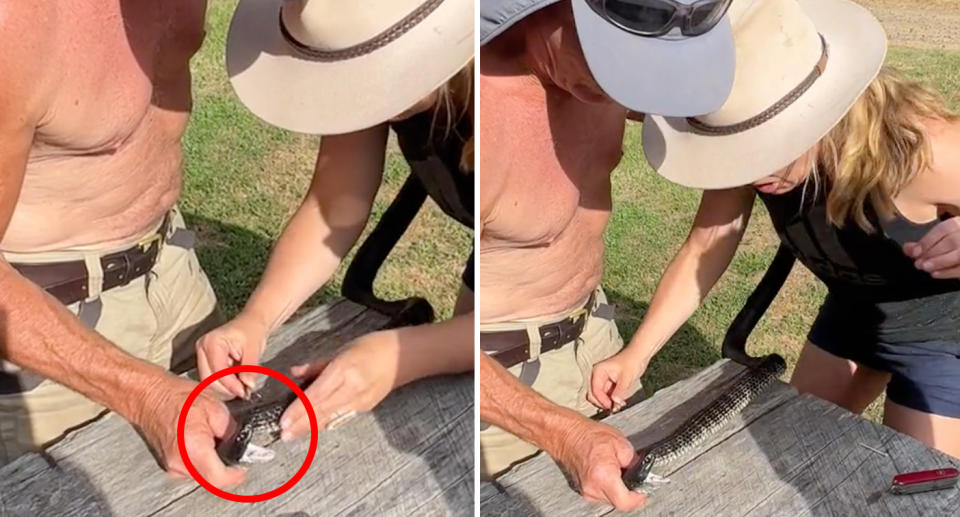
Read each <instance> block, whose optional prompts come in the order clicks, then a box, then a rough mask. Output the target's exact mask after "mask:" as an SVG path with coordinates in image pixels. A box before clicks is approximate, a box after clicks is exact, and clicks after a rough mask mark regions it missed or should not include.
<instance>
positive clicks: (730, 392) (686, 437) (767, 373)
mask: <svg viewBox="0 0 960 517" xmlns="http://www.w3.org/2000/svg"><path fill="white" fill-rule="evenodd" d="M786 366H787V365H786V362H785V361H784V360H783V358H782V357H780V356H779V355H777V354H771V355H768V356H766V357H764V358H763V359H762V360H761V361H760V363H759V365H758V366H757V367H755V368H750V369H748V370H746V371H745V372H744V373H743V374H742V375H741V376H740V377H739V378H738V379H737V381H736V382H735V383H734V384H733V385H732V386H730V387H729V388H728V389H726V390H724V391H723V393H721V394H720V396H719V397H717V398H716V399H714V400H713V401H712V402H711V403H710V404H709V405H707V406H706V407H705V408H703V409H701V410H700V411H698V412H697V413H696V414H694V415H693V416H692V417H691V418H689V419H688V420H686V421H685V422H684V423H683V424H682V425H681V426H680V427H679V428H677V430H676V431H674V432H673V433H671V434H670V435H669V436H667V437H666V438H664V439H663V440H660V441H658V442H656V443H654V444H652V445H650V446H649V447H647V448H645V449H643V450H640V451H637V460H636V461H635V463H634V464H633V465H632V466H631V467H630V468H628V469H627V470H626V471H625V472H624V474H623V481H624V483H625V484H626V485H627V488H629V489H631V490H633V489H636V488H640V487H641V486H642V485H643V484H644V482H645V481H646V480H647V476H648V475H649V474H650V469H652V468H653V467H654V466H655V465H658V464H664V463H669V462H671V461H673V460H675V459H677V458H679V457H680V456H683V455H684V454H686V453H687V452H689V451H691V450H692V449H693V448H694V447H696V446H698V445H700V444H701V443H703V441H704V440H706V439H707V438H708V437H709V436H710V435H711V434H713V433H714V432H716V431H717V429H719V428H720V427H721V426H722V425H723V424H724V423H726V422H727V421H728V420H730V418H732V417H733V416H734V415H736V414H737V413H739V412H740V410H742V409H743V408H745V407H746V406H747V404H749V403H750V401H752V400H754V399H755V398H756V397H757V395H759V394H760V393H762V392H763V390H764V389H765V388H766V387H767V386H769V385H770V383H772V382H773V381H774V380H776V378H777V377H779V376H780V375H781V374H782V373H783V372H784V370H785V369H786Z"/></svg>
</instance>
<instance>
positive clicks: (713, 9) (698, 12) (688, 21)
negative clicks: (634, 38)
mask: <svg viewBox="0 0 960 517" xmlns="http://www.w3.org/2000/svg"><path fill="white" fill-rule="evenodd" d="M731 1H732V0H699V1H697V2H693V3H692V4H682V3H680V2H677V1H676V0H586V2H587V4H588V5H589V6H590V7H591V8H592V9H593V10H594V11H595V12H596V13H597V14H599V15H600V16H601V17H603V18H604V19H605V20H607V21H609V22H610V23H612V24H614V25H616V26H617V27H619V28H620V29H623V30H625V31H627V32H629V33H631V34H636V35H638V36H650V37H658V36H663V35H665V34H667V33H668V32H670V31H671V30H673V29H674V28H675V27H679V28H680V33H681V34H683V35H684V36H699V35H701V34H703V33H705V32H708V31H709V30H710V29H712V28H713V27H714V26H715V25H716V24H717V23H719V22H720V19H721V18H723V15H724V14H726V12H727V9H728V8H729V7H730V2H731Z"/></svg>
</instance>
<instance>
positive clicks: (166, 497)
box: [0, 301, 474, 517]
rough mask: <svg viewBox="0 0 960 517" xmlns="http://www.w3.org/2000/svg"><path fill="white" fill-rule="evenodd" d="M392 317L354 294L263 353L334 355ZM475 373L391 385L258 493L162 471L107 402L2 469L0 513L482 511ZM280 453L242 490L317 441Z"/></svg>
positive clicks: (285, 357)
mask: <svg viewBox="0 0 960 517" xmlns="http://www.w3.org/2000/svg"><path fill="white" fill-rule="evenodd" d="M384 321H385V318H384V317H382V316H380V315H379V314H377V313H374V312H372V311H368V310H365V309H364V308H362V307H360V306H358V305H355V304H353V303H350V302H346V301H338V302H335V303H332V304H329V305H326V306H323V307H320V308H317V309H315V310H313V311H311V312H309V313H308V314H306V315H304V316H303V317H302V318H299V319H298V320H296V321H294V322H292V323H289V324H287V325H285V326H284V327H283V328H282V329H280V330H279V331H278V332H277V333H276V334H275V335H274V336H272V337H271V339H270V341H269V344H268V349H267V351H266V353H265V355H264V358H265V361H264V363H263V364H264V365H265V366H268V367H274V368H276V367H277V366H278V365H289V364H295V363H297V362H302V361H305V360H308V359H313V358H316V357H319V356H327V357H329V356H332V355H334V354H335V353H336V351H337V350H338V349H339V348H340V347H341V346H342V345H344V344H346V343H347V342H349V341H350V340H351V339H353V338H355V337H357V336H359V335H361V334H364V333H366V332H369V331H371V330H374V329H377V328H379V327H380V326H382V325H383V323H384ZM473 428H474V424H473V377H472V375H460V376H448V377H438V378H433V379H426V380H424V381H420V382H417V383H414V384H411V385H409V386H407V387H405V388H402V389H400V390H397V391H396V392H395V393H393V394H391V395H390V396H389V397H388V398H387V399H385V400H384V402H383V403H382V404H381V405H380V406H379V407H378V408H377V409H376V410H375V411H373V412H371V413H367V414H363V415H360V416H359V417H357V418H356V419H354V420H353V421H351V422H350V423H349V424H347V425H345V426H343V427H341V428H339V429H337V430H334V431H328V432H322V433H321V435H320V438H319V442H318V446H317V452H316V456H315V458H314V460H313V463H312V466H311V468H310V470H309V471H308V472H307V474H306V475H305V476H304V478H303V480H302V481H301V482H300V483H298V484H297V485H296V486H294V487H293V488H292V489H291V490H290V491H288V492H287V493H285V494H283V495H282V496H280V497H277V498H275V499H272V500H270V501H266V502H263V503H256V504H250V505H243V504H240V503H232V502H228V501H225V500H222V499H219V498H217V497H216V496H213V495H211V494H209V493H208V492H206V491H205V490H203V489H202V488H200V487H199V486H198V485H197V484H196V483H195V482H193V481H192V480H189V481H182V480H180V481H175V480H171V479H169V478H168V477H167V476H166V474H164V473H163V472H162V471H161V470H160V469H159V467H158V466H157V463H156V462H155V460H154V459H153V457H152V455H151V453H150V452H149V449H148V448H147V447H146V446H145V444H144V442H143V441H142V440H141V439H140V438H139V436H138V435H137V434H136V432H135V431H134V430H133V428H132V427H131V426H130V425H129V424H127V423H126V422H125V421H124V420H122V419H121V418H119V417H116V416H115V415H112V414H108V415H106V416H104V417H103V418H101V419H100V420H99V421H97V422H95V423H93V424H90V425H88V426H86V427H84V428H82V429H79V430H77V431H74V432H72V433H70V434H68V435H67V436H66V438H65V439H63V440H62V441H61V442H59V443H58V444H56V445H54V446H52V447H50V448H49V449H48V450H47V451H46V454H45V455H42V456H41V455H39V454H30V455H27V456H24V457H21V458H19V459H18V460H16V461H14V462H13V463H11V464H9V465H7V466H6V467H4V468H3V469H0V516H4V517H6V516H8V515H9V516H21V515H22V516H35V515H76V516H94V515H97V516H100V515H105V516H114V515H115V516H147V515H174V514H176V515H212V514H216V513H215V512H219V513H220V514H226V515H287V516H288V517H293V516H297V517H307V516H315V515H340V514H346V515H349V514H371V513H376V514H378V515H413V514H419V515H472V508H473V493H474V492H473V450H472V449H473V432H474V431H473ZM271 448H273V449H274V450H276V451H277V458H276V459H275V460H274V461H273V462H270V463H267V464H262V465H253V466H251V467H250V472H249V474H248V481H247V483H246V484H245V485H244V486H243V487H241V488H240V489H236V490H235V491H236V493H242V494H252V493H261V492H265V491H268V490H271V489H273V488H276V487H277V486H280V485H281V484H282V483H283V482H285V481H286V480H287V479H289V478H290V477H291V476H292V475H293V474H294V473H295V472H296V470H297V469H298V468H299V467H300V465H301V464H302V462H303V459H304V457H305V456H306V449H307V441H306V440H299V441H296V442H292V443H279V442H278V443H275V444H273V445H271Z"/></svg>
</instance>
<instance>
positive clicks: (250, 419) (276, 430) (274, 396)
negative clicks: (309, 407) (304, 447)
mask: <svg viewBox="0 0 960 517" xmlns="http://www.w3.org/2000/svg"><path fill="white" fill-rule="evenodd" d="M311 380H312V379H311ZM309 382H310V380H308V381H303V382H301V383H300V387H301V389H303V388H306V387H307V385H308V384H309ZM296 398H297V395H296V394H295V393H294V392H293V391H292V390H291V389H290V388H288V387H287V386H285V385H284V384H282V383H280V382H279V381H276V380H275V379H273V378H270V379H268V380H267V382H266V383H265V384H264V385H263V387H262V388H260V389H259V390H257V391H256V392H254V393H253V394H252V395H251V396H250V398H249V399H248V400H243V399H235V400H231V401H229V402H227V403H226V405H227V409H229V410H230V415H231V416H232V417H233V419H234V421H235V422H237V427H236V429H235V430H234V432H233V433H232V434H230V435H228V436H225V437H224V438H223V440H221V441H220V443H219V444H218V445H217V454H218V455H219V456H220V459H221V460H223V462H224V463H225V464H227V465H235V464H237V463H239V462H240V459H241V458H242V457H243V455H244V452H246V450H247V447H248V446H249V445H250V441H251V440H252V439H253V437H254V436H255V435H256V434H258V433H265V434H267V435H269V436H270V437H271V438H272V439H277V438H279V435H280V416H281V415H283V411H284V410H285V409H286V408H287V406H289V405H290V404H291V403H292V402H293V401H294V400H296Z"/></svg>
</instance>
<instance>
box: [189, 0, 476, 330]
mask: <svg viewBox="0 0 960 517" xmlns="http://www.w3.org/2000/svg"><path fill="white" fill-rule="evenodd" d="M235 6H236V0H211V1H210V4H209V9H208V18H207V38H206V41H205V42H204V45H203V48H202V49H201V50H200V53H199V54H198V55H197V56H196V57H195V58H194V60H193V63H192V64H193V74H194V76H193V86H194V113H193V117H192V118H191V121H190V125H189V128H188V129H187V134H186V137H185V140H184V149H185V154H186V158H185V167H186V173H185V179H184V190H183V197H182V199H181V201H180V207H181V208H182V209H183V211H184V213H185V214H186V217H187V220H188V222H189V223H190V224H191V225H192V226H193V227H194V229H195V230H197V232H198V234H199V237H200V238H199V248H198V253H199V256H200V261H201V263H202V264H203V267H204V269H205V270H206V271H207V274H208V275H209V276H210V279H211V281H212V283H213V287H214V290H215V291H216V293H217V296H218V298H219V299H220V303H221V306H222V308H223V309H224V312H225V313H226V314H227V315H228V316H233V315H234V314H236V312H237V311H239V310H240V308H242V306H243V303H244V301H245V300H246V299H247V298H248V297H249V295H250V293H251V292H252V290H253V288H254V287H256V284H257V281H258V280H259V278H260V275H261V273H262V271H263V268H264V266H265V265H266V261H267V258H268V257H269V253H270V249H271V246H272V243H273V241H274V240H275V239H276V238H277V237H278V236H279V235H280V232H281V230H282V229H283V225H284V223H285V221H286V220H287V219H288V218H289V216H290V215H291V214H292V213H293V211H294V210H295V209H296V207H297V206H298V204H299V202H300V200H301V199H302V197H303V195H304V193H305V192H306V189H307V186H308V184H309V181H310V177H311V175H312V173H313V164H314V160H315V159H316V153H317V148H318V145H319V138H318V137H313V136H305V135H297V134H293V133H289V132H286V131H281V130H278V129H275V128H272V127H270V126H268V125H266V124H265V123H263V122H261V121H260V120H258V119H257V118H256V117H254V116H253V115H251V114H250V113H249V112H248V111H247V110H246V109H245V108H244V107H243V106H242V105H240V104H239V102H238V101H237V100H236V97H234V95H233V92H232V90H231V88H230V85H229V82H228V80H227V77H226V73H225V71H224V65H223V63H224V48H225V41H226V31H227V27H228V26H229V22H230V16H231V14H232V12H233V9H234V7H235ZM408 173H409V169H408V168H407V165H406V163H405V162H404V160H403V157H402V156H401V155H400V152H399V150H398V149H397V147H396V144H395V142H394V141H393V140H392V139H391V143H390V148H389V151H388V156H387V166H386V171H385V175H384V183H383V186H382V188H381V189H380V192H379V194H378V195H377V198H376V202H375V205H374V214H373V217H372V219H371V223H370V226H368V228H367V231H369V230H370V229H372V225H373V224H374V223H375V222H376V221H377V220H378V219H379V217H380V215H381V214H382V213H383V211H384V210H385V209H386V207H387V206H388V205H389V203H390V201H391V200H392V199H393V196H394V195H395V194H396V192H397V191H398V190H399V188H400V186H401V185H402V184H403V181H404V179H405V178H406V176H407V174H408ZM343 174H350V171H343ZM365 234H366V232H365ZM471 242H472V233H471V232H468V231H466V230H464V229H463V228H462V227H461V226H460V225H459V224H458V223H456V222H454V221H453V220H451V219H449V218H447V217H446V216H445V215H443V213H442V212H441V211H440V210H439V208H437V207H436V205H434V204H433V202H432V201H428V205H427V206H426V209H425V210H423V211H422V212H421V214H420V215H419V216H418V217H417V220H416V221H415V222H414V224H413V225H411V228H410V229H409V230H408V232H407V234H406V235H405V236H404V238H403V240H401V241H400V243H399V244H398V246H397V248H396V249H395V251H394V253H393V254H392V255H391V257H390V258H389V259H388V261H387V263H386V264H385V265H384V267H383V268H382V269H381V272H380V276H379V277H378V281H377V284H376V290H377V292H378V293H380V294H381V295H383V296H386V297H387V298H401V297H406V296H410V295H414V294H417V295H422V296H425V297H426V298H427V299H429V300H431V301H432V302H433V304H434V306H435V308H437V310H438V312H439V315H440V316H441V317H445V316H449V315H450V313H451V312H452V308H453V303H454V300H455V298H456V293H457V290H458V288H459V284H460V273H461V271H462V269H463V264H464V261H465V260H466V258H467V256H468V255H469V252H470V245H471ZM347 260H350V259H349V257H348V258H347ZM343 273H344V268H341V270H340V271H339V272H338V274H337V275H336V277H335V278H334V279H333V280H332V281H331V282H330V283H329V284H327V285H326V286H325V287H324V288H323V289H321V291H320V292H319V293H318V294H317V295H316V296H314V297H313V298H312V299H311V300H310V302H309V303H308V304H307V307H311V306H314V305H316V304H318V303H322V302H324V301H326V300H329V299H331V298H332V297H334V296H336V295H337V294H338V293H339V291H340V282H341V280H342V278H343Z"/></svg>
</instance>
